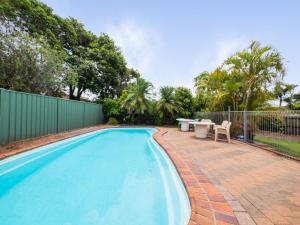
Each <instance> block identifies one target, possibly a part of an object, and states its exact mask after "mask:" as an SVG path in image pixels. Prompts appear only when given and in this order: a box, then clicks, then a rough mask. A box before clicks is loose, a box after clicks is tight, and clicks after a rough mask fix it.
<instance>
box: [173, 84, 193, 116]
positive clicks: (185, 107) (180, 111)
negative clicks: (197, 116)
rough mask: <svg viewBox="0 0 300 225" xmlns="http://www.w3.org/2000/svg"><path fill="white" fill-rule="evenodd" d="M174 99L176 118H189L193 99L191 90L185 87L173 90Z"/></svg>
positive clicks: (191, 112)
mask: <svg viewBox="0 0 300 225" xmlns="http://www.w3.org/2000/svg"><path fill="white" fill-rule="evenodd" d="M174 98H175V106H176V108H177V117H183V118H189V117H191V116H192V115H193V112H194V99H193V95H192V92H191V90H190V89H188V88H185V87H178V88H176V89H175V96H174Z"/></svg>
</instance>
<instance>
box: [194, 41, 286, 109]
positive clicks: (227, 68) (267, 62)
mask: <svg viewBox="0 0 300 225" xmlns="http://www.w3.org/2000/svg"><path fill="white" fill-rule="evenodd" d="M284 74H285V68H284V65H283V59H282V57H281V56H280V54H279V52H277V51H276V50H274V49H273V48H271V47H270V46H261V44H260V43H259V42H256V41H253V42H251V44H250V46H249V47H248V48H247V49H245V50H242V51H239V52H236V53H235V54H234V55H233V56H231V57H229V58H228V59H226V60H225V61H224V63H223V65H222V67H220V68H217V69H216V70H214V71H213V72H211V73H208V72H203V73H201V74H199V75H198V76H197V77H196V78H195V87H196V94H197V96H201V98H202V103H201V105H202V108H204V110H206V109H209V110H214V111H215V110H226V109H227V107H228V106H231V107H232V109H234V110H244V109H248V110H249V109H255V108H257V107H260V106H262V105H263V104H265V103H266V101H267V100H269V99H270V98H271V96H270V94H269V90H268V88H269V87H270V86H271V85H272V84H273V83H274V81H275V80H277V79H278V78H279V77H283V76H284ZM198 101H199V100H198ZM200 101H201V100H200Z"/></svg>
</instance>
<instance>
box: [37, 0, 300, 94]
mask: <svg viewBox="0 0 300 225" xmlns="http://www.w3.org/2000/svg"><path fill="white" fill-rule="evenodd" d="M42 1H43V2H44V3H46V4H47V5H49V6H50V7H52V8H53V9H54V11H55V13H57V14H58V15H60V16H62V17H68V16H71V17H74V18H76V19H78V20H79V21H81V22H82V23H83V24H84V25H85V26H86V28H87V29H89V30H91V31H92V32H93V33H95V34H97V35H99V34H100V33H102V32H104V33H107V34H109V35H110V36H111V37H112V38H113V39H114V40H115V42H116V43H117V45H118V46H119V47H120V48H121V50H122V51H123V53H124V55H125V57H126V59H127V62H128V64H129V66H132V67H134V68H136V69H138V70H139V71H140V73H141V74H142V76H143V77H145V78H146V79H148V80H149V81H151V82H152V83H153V84H154V85H155V86H156V87H157V88H158V87H159V86H162V85H172V86H187V87H190V88H193V85H194V82H193V79H194V77H195V76H196V75H197V74H198V73H200V72H201V71H204V70H212V69H214V68H215V67H216V66H218V65H220V64H221V63H222V61H223V60H224V59H225V58H226V57H228V56H229V55H231V54H232V53H234V52H235V51H236V50H239V49H244V48H246V47H247V46H248V45H249V43H250V41H251V40H258V41H260V42H261V43H262V44H266V45H271V46H272V47H274V48H276V49H277V50H279V51H280V52H281V54H282V56H283V57H284V59H285V64H286V67H287V75H286V81H288V82H290V83H293V84H298V85H300V72H299V69H300V1H298V0H244V1H241V0H226V1H225V0H209V1H208V0H194V1H192V0H186V1H182V0H181V1H180V0H172V1H171V0H170V1H166V0H160V1H159V0H151V1H142V0H139V1H138V0H137V1H130V0H126V1H114V0H102V1H97V0H42ZM298 90H300V88H299V87H298Z"/></svg>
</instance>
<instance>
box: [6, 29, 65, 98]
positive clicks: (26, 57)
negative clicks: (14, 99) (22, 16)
mask: <svg viewBox="0 0 300 225" xmlns="http://www.w3.org/2000/svg"><path fill="white" fill-rule="evenodd" d="M62 63H63V56H62V55H61V54H60V52H58V51H56V50H53V49H51V48H50V47H49V46H47V45H42V44H41V42H39V41H37V40H35V39H33V38H30V37H29V36H28V35H27V34H26V33H24V32H14V33H10V32H8V33H7V32H5V31H4V28H3V27H2V32H0V74H1V76H0V87H2V88H6V89H13V90H17V91H24V92H31V93H37V94H45V95H52V96H61V94H62V91H61V90H62V85H61V75H62V73H63V71H64V68H63V66H62Z"/></svg>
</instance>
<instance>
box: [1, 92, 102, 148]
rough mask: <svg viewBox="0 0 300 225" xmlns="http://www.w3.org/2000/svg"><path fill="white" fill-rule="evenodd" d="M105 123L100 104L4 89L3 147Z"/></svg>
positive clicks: (2, 109) (2, 108) (2, 97)
mask: <svg viewBox="0 0 300 225" xmlns="http://www.w3.org/2000/svg"><path fill="white" fill-rule="evenodd" d="M102 122H103V112H102V105H99V104H94V103H88V102H78V101H72V100H66V99H61V98H55V97H49V96H42V95H36V94H29V93H23V92H17V91H11V90H5V89H0V145H5V144H8V143H10V142H13V141H17V140H22V139H27V138H33V137H38V136H42V135H47V134H53V133H59V132H63V131H69V130H73V129H78V128H83V127H88V126H92V125H96V124H100V123H102Z"/></svg>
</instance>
